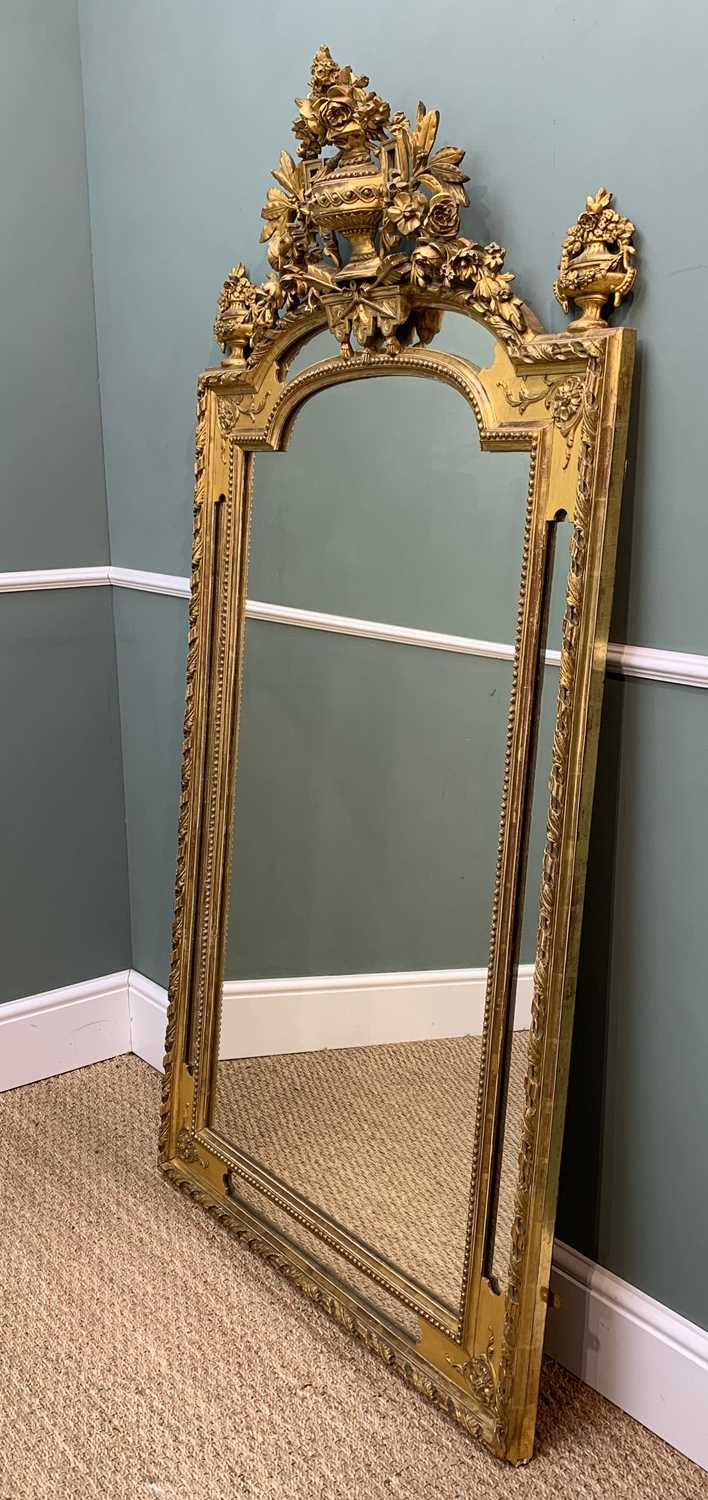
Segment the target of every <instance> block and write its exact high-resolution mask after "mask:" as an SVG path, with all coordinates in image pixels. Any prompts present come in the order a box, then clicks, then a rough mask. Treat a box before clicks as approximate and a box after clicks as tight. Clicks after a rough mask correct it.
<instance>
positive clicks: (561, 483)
mask: <svg viewBox="0 0 708 1500" xmlns="http://www.w3.org/2000/svg"><path fill="white" fill-rule="evenodd" d="M407 296H408V305H412V306H415V304H416V301H419V302H420V305H421V308H424V309H425V311H426V312H428V313H429V312H431V310H432V311H433V312H442V311H444V310H445V309H452V310H456V311H458V312H464V313H466V314H467V315H468V316H473V317H476V318H477V320H478V321H481V322H483V323H485V324H486V326H488V327H489V329H490V331H491V332H492V333H493V334H494V335H495V338H496V339H497V344H496V353H495V358H494V362H493V364H492V365H491V366H490V367H489V368H488V369H478V368H477V367H476V366H474V365H472V364H470V363H469V362H468V361H466V360H464V359H461V358H460V357H459V356H456V355H451V354H446V353H445V352H443V351H438V350H428V349H426V348H423V347H421V346H420V345H416V346H415V347H413V348H412V349H406V348H399V349H397V350H393V351H390V352H375V351H373V352H372V351H370V350H369V349H366V350H364V351H363V352H362V353H361V354H357V353H352V352H342V353H340V354H338V355H337V356H335V357H333V358H331V359H328V360H324V361H320V362H319V363H317V364H314V365H311V366H309V367H308V368H307V369H305V370H304V371H302V372H301V373H299V374H297V375H295V376H294V377H293V378H292V379H290V380H288V379H287V366H288V362H289V360H290V359H291V358H292V357H293V354H294V353H295V352H297V351H298V350H300V349H301V348H302V347H303V345H304V344H305V343H306V342H307V340H308V339H309V338H311V337H313V336H314V335H315V334H316V333H318V332H320V331H321V329H322V328H323V327H324V326H325V322H326V318H325V313H324V312H320V313H314V312H313V311H312V310H307V311H303V312H302V313H301V314H298V315H296V316H291V317H290V318H289V320H288V321H287V326H286V327H284V328H283V330H282V331H277V330H276V333H275V335H274V336H273V337H272V339H271V340H270V342H269V343H268V344H267V346H266V347H265V349H264V351H263V352H261V353H260V354H259V356H258V357H257V358H254V360H253V361H252V363H251V364H250V365H249V366H248V367H246V364H245V361H241V363H240V364H239V363H238V362H237V363H236V364H233V363H232V364H231V365H229V363H228V362H227V363H226V365H225V366H222V367H220V368H219V369H217V370H211V371H207V372H205V374H204V375H203V376H202V377H201V378H200V381H199V386H198V406H197V462H196V486H195V502H194V540H193V562H192V589H191V600H190V617H189V637H188V654H187V689H186V708H185V728H184V750H183V769H182V796H181V803H180V820H179V832H178V855H177V879H176V895H175V922H174V928H173V952H172V966H171V974H170V1007H169V1014H168V1024H167V1036H166V1057H165V1085H164V1094H163V1114H162V1123H161V1130H160V1159H161V1165H162V1167H163V1170H164V1171H165V1172H166V1174H167V1176H168V1177H169V1178H170V1179H171V1180H172V1181H173V1182H174V1183H175V1184H176V1185H177V1186H178V1187H180V1188H181V1189H182V1190H183V1191H185V1192H187V1193H189V1194H190V1195H191V1196H192V1197H193V1198H195V1199H196V1201H197V1202H199V1203H201V1204H202V1206H204V1207H205V1208H207V1209H208V1210H209V1211H210V1212H211V1213H212V1214H214V1215H215V1216H216V1217H217V1218H218V1219H219V1220H220V1221H221V1222H222V1223H223V1224H224V1225H225V1226H226V1227H227V1228H228V1229H229V1230H231V1231H232V1232H233V1233H235V1234H236V1235H237V1236H238V1237H239V1238H240V1239H241V1240H242V1241H243V1242H245V1243H246V1244H248V1245H249V1246H250V1248H252V1249H253V1250H255V1251H256V1252H257V1253H258V1254H259V1255H261V1256H262V1257H263V1258H265V1259H266V1260H268V1261H269V1262H270V1263H271V1264H273V1265H274V1266H276V1267H277V1268H278V1269H279V1270H280V1271H281V1272H282V1273H283V1274H284V1275H285V1276H286V1277H287V1278H288V1279H289V1280H290V1281H291V1282H292V1283H293V1284H294V1285H296V1286H298V1287H299V1288H300V1290H301V1291H303V1292H304V1293H305V1295H306V1296H308V1297H309V1299H310V1301H312V1302H313V1303H315V1304H316V1305H317V1306H318V1307H320V1308H322V1309H323V1310H325V1311H327V1312H328V1313H330V1314H331V1316H333V1317H334V1318H335V1319H336V1321H337V1322H338V1323H339V1324H340V1326H342V1327H343V1328H345V1329H346V1330H347V1331H349V1332H350V1333H352V1334H354V1335H355V1336H356V1337H357V1338H358V1339H359V1340H360V1341H361V1342H363V1343H364V1344H366V1346H367V1347H368V1348H370V1349H371V1350H372V1351H373V1352H374V1353H376V1354H378V1355H379V1357H380V1358H382V1359H383V1360H384V1361H385V1362H386V1364H388V1365H389V1366H390V1367H391V1368H392V1369H394V1370H395V1371H396V1372H397V1373H398V1374H400V1375H402V1376H403V1377H404V1378H405V1379H406V1380H407V1381H408V1382H409V1384H411V1385H413V1386H414V1387H415V1389H416V1390H418V1391H419V1392H420V1393H421V1394H423V1395H425V1396H427V1397H428V1399H429V1400H431V1401H433V1402H434V1403H435V1404H436V1405H437V1406H438V1407H440V1408H441V1409H442V1410H444V1411H446V1412H447V1413H448V1414H449V1415H450V1416H452V1417H453V1418H454V1419H455V1420H456V1421H458V1422H459V1423H460V1424H461V1425H462V1426H463V1427H464V1428H465V1430H466V1431H467V1432H468V1433H469V1434H471V1435H472V1436H474V1437H476V1438H479V1439H480V1440H481V1441H483V1442H484V1443H485V1444H487V1445H488V1446H489V1447H490V1448H491V1449H492V1450H493V1452H494V1453H495V1454H497V1455H498V1456H499V1457H502V1458H505V1459H508V1460H510V1461H513V1462H523V1461H526V1460H527V1459H528V1458H529V1457H530V1456H531V1454H532V1451H533V1436H534V1429H535V1420H536V1407H537V1400H538V1384H539V1377H540V1368H541V1355H542V1345H543V1333H544V1327H545V1315H546V1301H547V1295H548V1293H547V1284H548V1277H549V1273H550V1262H551V1251H552V1243H553V1226H554V1218H555V1204H556V1194H557V1184H558V1171H559V1164H560V1149H561V1141H562V1129H563V1118H564V1109H565V1091H566V1087H567V1075H568V1060H569V1050H570V1037H571V1028H572V1018H573V1005H574V994H575V980H576V971H577V959H578V946H579V938H580V918H581V914H582V903H583V893H584V881H585V867H586V861H587V846H588V835H589V824H590V813H591V806H592V792H593V784H594V775H595V761H596V752H597V737H598V731H599V718H600V706H601V699H602V691H603V683H604V669H605V656H606V647H607V635H608V628H609V614H610V603H611V596H612V584H613V578H614V564H615V552H616V540H617V529H618V521H619V506H620V496H621V487H622V477H623V468H624V454H625V445H626V434H627V423H628V407H629V392H630V384H631V373H632V365H633V357H634V335H633V333H632V331H631V330H628V329H617V330H610V329H607V328H605V327H594V328H592V329H591V330H588V329H586V328H583V329H579V330H577V331H574V330H572V329H571V330H569V331H568V332H567V333H564V334H559V335H546V334H543V333H542V332H541V331H540V325H538V323H537V320H533V326H532V328H531V329H530V330H529V331H528V333H527V335H526V336H525V337H524V338H523V339H518V338H516V339H513V338H512V337H511V335H510V337H509V338H508V339H507V338H502V337H501V336H500V332H499V324H498V319H496V317H495V318H491V317H489V318H487V317H485V316H484V315H482V314H480V312H479V309H476V310H475V308H474V307H471V306H470V302H469V299H468V298H467V295H466V294H465V295H462V294H456V293H453V292H451V291H450V290H445V291H441V292H440V293H439V294H432V293H431V292H430V291H425V290H423V291H421V292H420V293H419V294H418V295H416V294H414V293H413V292H412V291H411V290H410V289H409V290H408V293H407ZM414 375H417V376H423V377H427V378H432V379H437V380H442V381H444V382H445V383H447V384H448V385H450V386H452V387H453V388H454V389H455V390H457V391H458V392H459V393H460V394H461V395H462V396H463V397H464V399H465V400H466V401H467V402H468V405H469V406H470V407H471V409H472V412H473V414H474V417H475V419H476V423H477V427H478V430H479V439H480V442H481V445H482V447H483V448H487V449H490V450H494V449H496V450H498V451H504V450H505V449H507V450H508V449H509V448H512V449H515V450H518V449H528V450H529V452H530V475H529V493H528V507H527V525H526V536H525V544H524V553H523V559H522V568H521V585H520V594H519V619H518V628H517V638H516V646H515V656H514V667H513V685H512V696H511V707H510V716H509V728H508V737H507V754H506V765H505V776H504V790H503V795H502V804H501V823H500V839H499V852H498V862H497V875H496V889H495V900H494V909H493V918H492V932H491V945H490V963H489V971H488V972H489V980H488V991H487V1003H486V1013H485V1023H484V1038H483V1051H482V1063H481V1071H480V1079H481V1082H480V1091H479V1099H478V1108H477V1113H476V1119H475V1120H474V1121H472V1122H471V1130H470V1139H471V1164H472V1172H471V1180H472V1182H473V1184H474V1191H473V1192H472V1194H471V1199H470V1209H469V1219H468V1225H467V1255H466V1263H465V1270H464V1282H463V1296H462V1301H461V1307H460V1318H459V1322H458V1325H457V1326H456V1327H455V1326H452V1325H451V1324H450V1321H449V1313H448V1311H447V1310H446V1309H444V1307H442V1305H441V1304H438V1303H437V1302H436V1300H435V1299H434V1298H430V1299H428V1298H425V1299H424V1301H423V1302H422V1301H421V1297H420V1295H419V1291H418V1289H417V1288H415V1286H414V1284H413V1283H411V1282H409V1281H408V1279H407V1278H405V1277H403V1275H402V1273H401V1274H400V1275H399V1276H396V1277H393V1278H392V1275H391V1267H390V1266H389V1265H387V1263H386V1262H385V1261H383V1259H381V1258H380V1257H378V1256H377V1255H375V1254H374V1253H373V1252H372V1253H371V1254H370V1256H369V1258H368V1263H367V1264H364V1265H363V1267H361V1268H362V1269H363V1270H364V1272H365V1274H366V1275H368V1276H369V1277H370V1278H372V1280H373V1281H374V1282H378V1283H379V1285H381V1286H382V1287H385V1288H386V1289H387V1291H390V1292H391V1293H392V1294H393V1295H394V1296H395V1297H397V1298H398V1299H399V1300H400V1301H401V1303H403V1304H405V1305H406V1306H408V1307H411V1306H412V1307H414V1309H415V1311H416V1313H417V1315H418V1316H419V1318H420V1337H419V1339H418V1340H417V1341H416V1342H415V1343H414V1342H413V1341H412V1340H409V1339H407V1338H405V1337H403V1336H402V1335H401V1334H400V1333H399V1332H397V1331H395V1330H394V1329H393V1328H392V1326H390V1325H389V1324H388V1323H387V1322H386V1320H385V1319H384V1318H383V1317H382V1316H381V1315H380V1314H379V1313H377V1312H375V1311H373V1310H372V1308H371V1306H370V1305H368V1304H367V1303H366V1301H365V1299H364V1298H362V1297H360V1296H359V1295H358V1294H356V1293H354V1292H352V1291H351V1289H347V1288H346V1287H345V1285H344V1284H339V1283H338V1282H337V1280H336V1279H335V1278H334V1276H332V1275H330V1274H329V1273H328V1272H327V1271H325V1270H324V1269H323V1268H322V1267H321V1266H320V1265H319V1264H318V1262H317V1260H316V1257H315V1256H310V1255H309V1254H308V1253H307V1252H306V1251H305V1250H304V1249H303V1248H301V1247H300V1246H299V1245H296V1244H295V1243H294V1242H291V1241H290V1240H289V1239H288V1237H287V1235H285V1234H283V1233H281V1232H280V1231H279V1230H278V1229H277V1228H276V1227H275V1226H274V1225H273V1224H272V1223H269V1222H268V1220H267V1217H266V1216H265V1214H264V1217H263V1218H262V1219H261V1217H260V1215H258V1214H256V1212H255V1211H254V1210H253V1209H252V1208H250V1207H249V1206H248V1205H246V1204H245V1203H244V1202H243V1201H239V1202H238V1203H237V1202H235V1201H234V1198H233V1191H234V1189H233V1183H232V1182H230V1173H231V1171H232V1168H235V1169H236V1172H238V1169H239V1164H240V1165H241V1166H243V1165H244V1164H245V1163H246V1162H247V1159H246V1158H244V1157H242V1156H239V1154H238V1153H237V1152H232V1151H231V1150H230V1149H229V1150H226V1151H225V1150H224V1143H223V1142H220V1140H219V1137H218V1135H216V1133H215V1132H214V1131H213V1130H212V1129H211V1128H210V1121H211V1119H212V1117H213V1102H214V1094H215V1086H216V1066H217V1056H218V1027H219V994H220V989H221V981H222V971H223V951H224V941H225V913H226V909H227V901H228V892H229V877H230V870H229V863H230V859H229V835H230V829H231V824H232V813H233V788H234V781H235V770H236V759H237V747H238V715H239V704H240V679H241V670H242V663H243V650H244V621H245V600H246V574H247V560H248V538H249V526H250V505H251V490H252V481H253V464H254V456H255V453H256V452H257V451H259V450H262V449H271V450H275V451H282V450H284V449H285V448H286V447H287V442H288V437H289V434H290V431H291V429H292V424H293V422H294V420H295V417H296V415H297V412H298V410H299V409H300V407H301V406H302V404H303V403H304V402H305V401H306V400H309V399H310V398H311V397H313V396H315V395H316V394H317V392H318V391H321V390H324V389H327V388H328V387H330V386H333V385H337V384H341V383H344V382H347V381H351V380H359V379H371V378H374V377H378V376H387V377H389V376H409V377H410V376H414ZM527 410H531V411H532V418H531V419H529V418H528V417H526V412H527ZM521 419H523V420H521ZM560 515H563V516H567V518H568V519H569V520H570V521H571V523H572V526H573V533H572V544H571V556H570V572H569V577H568V587H567V601H566V611H565V617H564V622H563V635H562V646H561V659H560V685H559V695H558V705H557V714H556V723H555V732H554V741H553V763H552V770H551V778H550V789H549V812H548V824H547V835H546V845H545V854H544V861H543V871H542V880H541V903H540V915H539V927H538V940H537V953H536V964H535V977H534V998H533V1006H532V1021H531V1030H530V1034H529V1061H528V1068H527V1075H526V1081H525V1095H524V1119H523V1127H522V1145H521V1151H520V1155H519V1167H518V1178H517V1184H516V1193H515V1207H514V1220H513V1229H512V1235H511V1245H510V1256H509V1271H508V1278H507V1285H506V1287H505V1288H504V1290H502V1291H501V1292H499V1291H497V1290H496V1289H495V1288H494V1287H493V1285H492V1283H491V1280H490V1274H489V1268H490V1266H491V1247H492V1245H493V1235H494V1205H495V1192H496V1182H497V1177H498V1173H499V1170H500V1151H501V1147H500V1141H501V1130H502V1117H503V1107H504V1097H503V1092H504V1067H503V1056H504V1047H505V1039H506V1036H507V1029H508V1020H509V1008H510V1004H511V992H512V976H513V967H514V963H515V953H516V946H517V942H518V926H519V910H520V895H521V891H522V882H523V876H524V863H525V841H526V837H527V829H528V814H529V802H530V796H531V781H532V775H531V773H532V764H533V747H534V738H535V731H536V725H537V718H538V707H539V662H540V659H541V652H542V650H543V644H544V641H543V636H544V629H545V611H546V606H547V582H548V580H547V559H548V556H549V548H550V547H552V536H553V526H554V522H555V520H556V518H557V517H559V516H560ZM472 1142H473V1144H472ZM255 1175H256V1177H258V1174H257V1173H256V1174H255ZM267 1175H268V1174H266V1176H267ZM251 1176H252V1177H253V1173H251ZM272 1180H273V1179H271V1181H272ZM262 1184H263V1178H261V1184H260V1185H261V1190H262ZM251 1185H252V1186H253V1185H255V1186H256V1187H257V1188H258V1187H259V1182H258V1181H256V1182H255V1184H254V1183H253V1182H252V1183H251ZM286 1196H287V1195H286ZM290 1196H291V1197H292V1200H293V1201H292V1202H291V1203H290V1204H288V1202H283V1201H280V1203H279V1206H280V1207H282V1208H284V1209H285V1211H286V1212H288V1213H290V1214H292V1215H293V1217H294V1218H297V1217H302V1216H303V1215H307V1213H308V1212H309V1210H308V1208H307V1205H305V1204H304V1202H303V1200H299V1205H298V1203H297V1202H296V1201H295V1200H296V1199H297V1195H296V1194H291V1195H290ZM282 1198H283V1195H282V1194H281V1200H282ZM311 1219H312V1215H310V1221H311ZM320 1219H321V1220H322V1223H321V1224H320V1230H321V1229H322V1227H323V1224H324V1223H325V1220H326V1216H323V1215H320ZM303 1222H304V1220H303ZM327 1222H328V1224H329V1225H330V1226H331V1230H332V1232H331V1235H330V1229H329V1228H327V1231H326V1236H325V1235H322V1238H323V1239H324V1238H325V1237H326V1238H327V1243H328V1244H331V1245H333V1247H334V1248H335V1250H337V1251H338V1252H339V1253H340V1254H341V1255H342V1256H343V1259H344V1261H345V1262H346V1259H347V1254H348V1253H349V1258H350V1260H351V1243H349V1245H347V1243H346V1240H347V1238H348V1239H349V1241H350V1242H351V1239H352V1237H351V1236H348V1237H347V1236H344V1235H343V1234H341V1233H338V1231H337V1226H336V1225H333V1224H332V1221H327ZM308 1227H310V1228H312V1227H313V1226H312V1223H311V1222H309V1225H308ZM314 1232H317V1230H315V1231H314ZM352 1263H353V1262H352ZM411 1287H413V1289H414V1290H415V1291H416V1296H415V1298H412V1299H411V1298H410V1297H409V1291H410V1289H411ZM439 1312H442V1313H443V1316H442V1317H439V1316H438V1313H439Z"/></svg>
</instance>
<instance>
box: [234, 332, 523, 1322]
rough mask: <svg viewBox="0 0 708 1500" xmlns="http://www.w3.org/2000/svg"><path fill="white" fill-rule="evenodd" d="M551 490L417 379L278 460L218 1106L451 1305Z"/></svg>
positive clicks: (249, 648)
mask: <svg viewBox="0 0 708 1500" xmlns="http://www.w3.org/2000/svg"><path fill="white" fill-rule="evenodd" d="M310 349H311V354H312V356H313V357H317V353H318V351H314V353H313V346H310ZM527 485H528V454H527V453H523V452H521V453H511V452H498V453H482V452H481V450H480V446H479V436H478V432H477V427H476V423H475V420H474V417H473V414H472V412H471V410H470V408H469V407H468V406H467V405H466V403H465V402H464V401H463V400H462V398H461V397H460V396H459V394H457V393H456V392H454V391H453V390H452V389H450V388H449V387H447V386H444V385H441V384H439V383H436V382H431V381H428V380H423V379H417V378H416V379H414V378H411V377H407V378H405V379H372V380H366V381H358V382H354V383H351V384H347V385H343V386H339V387H334V388H331V389H329V390H327V391H325V392H323V393H321V394H320V395H318V396H317V398H316V399H315V400H314V401H312V402H311V403H310V404H309V405H308V406H306V407H305V408H304V409H303V410H302V412H301V413H300V415H299V417H298V420H297V423H296V426H295V429H294V432H293V434H292V438H291V442H290V447H289V449H288V455H287V461H285V459H284V456H283V455H280V454H259V455H258V457H257V460H256V473H255V486H254V512H253V545H252V556H251V564H250V577H249V601H250V602H249V605H248V607H247V629H246V648H245V666H244V675H243V684H242V708H241V725H240V743H239V752H238V772H237V783H236V792H235V803H236V807H235V827H236V836H235V846H234V854H233V875H232V883H231V890H230V897H229V922H228V941H227V945H226V956H225V965H224V984H223V1003H222V1028H221V1045H220V1060H219V1063H218V1069H217V1073H218V1077H217V1087H216V1103H215V1107H214V1113H213V1117H212V1123H213V1126H214V1128H215V1129H216V1130H217V1131H218V1132H219V1134H220V1135H221V1136H222V1137H224V1138H225V1139H226V1140H227V1141H228V1142H229V1143H230V1144H231V1145H232V1146H235V1147H237V1148H238V1149H239V1150H240V1151H242V1152H243V1153H244V1154H245V1155H246V1156H247V1157H248V1158H249V1159H250V1161H252V1162H253V1163H256V1164H257V1165H258V1166H259V1167H260V1168H262V1169H265V1170H266V1171H267V1172H269V1173H271V1174H273V1176H274V1177H275V1178H276V1179H278V1181H279V1182H280V1183H282V1184H284V1185H285V1187H286V1188H287V1190H289V1191H290V1192H293V1193H295V1194H297V1195H299V1197H300V1198H301V1199H304V1200H305V1202H306V1203H307V1204H310V1205H313V1206H314V1208H315V1209H316V1210H317V1211H318V1213H320V1214H323V1215H326V1216H328V1217H329V1219H331V1220H334V1221H335V1222H336V1223H337V1224H338V1225H341V1226H343V1227H344V1228H345V1229H346V1231H347V1232H348V1234H349V1235H350V1236H352V1237H353V1239H354V1240H355V1241H356V1242H358V1243H359V1244H360V1245H363V1246H365V1247H369V1248H370V1249H371V1250H372V1251H373V1252H375V1253H376V1255H378V1256H379V1257H381V1258H382V1259H383V1260H384V1261H385V1262H386V1263H387V1264H389V1265H390V1266H394V1267H398V1268H400V1270H401V1272H402V1273H403V1274H404V1275H405V1276H406V1277H408V1278H409V1279H410V1281H411V1282H413V1283H415V1284H416V1285H417V1286H419V1287H423V1288H425V1289H428V1290H429V1291H430V1292H431V1293H432V1294H433V1295H434V1296H436V1297H437V1298H438V1299H440V1300H441V1301H442V1302H444V1303H445V1304H447V1305H448V1306H449V1307H450V1308H451V1309H456V1308H457V1305H458V1303H459V1299H460V1294H461V1278H462V1268H463V1255H464V1238H465V1227H466V1218H467V1205H468V1198H469V1189H470V1181H469V1176H470V1160H471V1153H472V1143H473V1129H474V1120H475V1113H476V1108H477V1089H478V1076H479V1065H480V1052H481V1031H482V1018H483V1005H484V991H485V979H486V973H485V968H486V964H487V959H488V948H489V924H490V913H491V903H492V892H493V884H494V873H495V863H496V850H497V839H498V825H499V809H500V795H501V783H502V775H503V766H504V749H505V736H506V727H507V716H508V709H509V693H510V686H511V660H510V655H511V649H510V648H511V644H512V643H513V640H514V635H515V628H516V608H517V600H518V589H519V577H520V568H521V556H522V540H523V531H524V521H525V511H526V498H527ZM323 615H324V616H325V617H327V616H329V617H331V616H335V617H337V619H336V620H335V622H334V626H335V628H332V624H333V622H332V620H331V619H327V618H322V616H323ZM401 627H403V629H401ZM450 636H453V637H457V638H458V639H457V641H456V642H452V643H451V642H450V640H449V637H450ZM441 637H448V639H447V640H441ZM502 647H503V648H504V649H503V650H502V649H501V648H502ZM244 1191H245V1189H244ZM249 1191H250V1192H251V1193H252V1192H253V1191H254V1189H253V1187H252V1186H251V1188H250V1189H249ZM262 1210H263V1212H264V1213H266V1215H268V1214H269V1213H270V1212H271V1208H270V1206H269V1204H268V1202H267V1201H266V1200H262ZM277 1212H280V1213H281V1217H282V1209H281V1210H277ZM292 1232H293V1234H295V1233H296V1225H295V1223H294V1222H293V1227H292ZM347 1274H348V1268H347V1266H346V1264H345V1263H344V1262H342V1264H341V1268H340V1276H341V1277H342V1278H343V1279H345V1280H346V1278H347Z"/></svg>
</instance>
